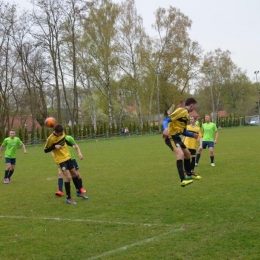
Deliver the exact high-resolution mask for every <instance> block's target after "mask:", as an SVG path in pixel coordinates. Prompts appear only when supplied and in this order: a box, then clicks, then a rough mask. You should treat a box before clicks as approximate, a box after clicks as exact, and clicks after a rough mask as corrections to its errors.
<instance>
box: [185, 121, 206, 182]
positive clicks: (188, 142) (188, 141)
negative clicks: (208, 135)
mask: <svg viewBox="0 0 260 260" xmlns="http://www.w3.org/2000/svg"><path fill="white" fill-rule="evenodd" d="M187 131H189V132H191V133H197V134H198V135H199V136H198V139H197V140H196V139H194V138H192V137H188V136H184V137H183V139H182V142H183V143H184V144H185V146H186V147H187V148H188V149H189V151H190V154H191V172H192V173H193V179H196V180H199V179H201V177H200V176H198V175H197V174H196V173H195V172H194V168H195V158H196V151H197V146H198V142H199V144H200V146H201V145H202V132H201V129H200V127H199V126H197V125H196V122H195V118H194V117H193V116H191V117H190V124H189V125H188V126H187Z"/></svg>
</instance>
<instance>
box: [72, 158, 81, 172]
mask: <svg viewBox="0 0 260 260" xmlns="http://www.w3.org/2000/svg"><path fill="white" fill-rule="evenodd" d="M71 161H72V163H73V165H74V168H75V169H76V170H79V166H78V163H77V161H76V159H71Z"/></svg>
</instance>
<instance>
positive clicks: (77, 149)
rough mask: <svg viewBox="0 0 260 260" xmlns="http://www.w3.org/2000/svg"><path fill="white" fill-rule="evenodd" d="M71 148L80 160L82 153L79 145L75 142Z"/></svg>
mask: <svg viewBox="0 0 260 260" xmlns="http://www.w3.org/2000/svg"><path fill="white" fill-rule="evenodd" d="M73 148H74V149H75V150H76V151H77V152H78V156H79V158H80V160H82V159H83V155H82V153H81V150H80V148H79V146H78V145H77V144H75V145H74V146H73Z"/></svg>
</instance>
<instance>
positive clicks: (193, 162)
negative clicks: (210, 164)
mask: <svg viewBox="0 0 260 260" xmlns="http://www.w3.org/2000/svg"><path fill="white" fill-rule="evenodd" d="M190 166H191V170H192V171H194V168H195V157H191V165H190Z"/></svg>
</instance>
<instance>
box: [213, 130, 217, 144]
mask: <svg viewBox="0 0 260 260" xmlns="http://www.w3.org/2000/svg"><path fill="white" fill-rule="evenodd" d="M217 142H218V131H217V132H215V140H214V143H215V144H216V143H217Z"/></svg>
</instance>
